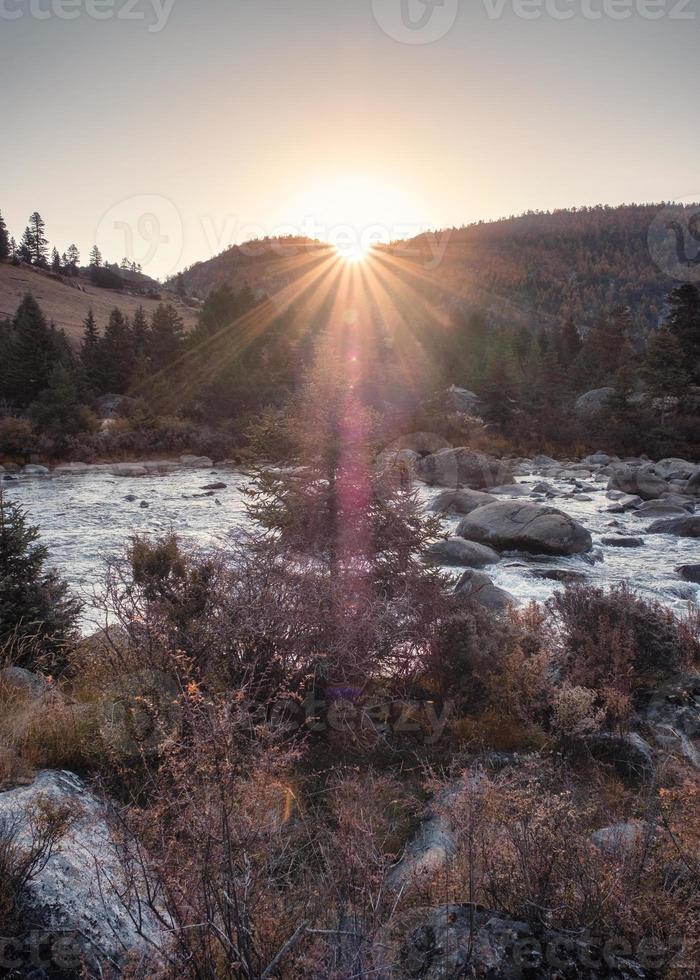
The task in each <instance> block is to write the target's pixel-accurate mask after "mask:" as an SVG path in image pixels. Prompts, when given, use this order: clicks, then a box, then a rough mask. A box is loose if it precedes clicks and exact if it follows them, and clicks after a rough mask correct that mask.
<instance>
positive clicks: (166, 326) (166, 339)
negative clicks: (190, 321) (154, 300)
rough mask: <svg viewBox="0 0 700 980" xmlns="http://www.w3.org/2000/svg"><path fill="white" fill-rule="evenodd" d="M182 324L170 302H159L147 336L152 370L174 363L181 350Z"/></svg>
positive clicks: (155, 370) (162, 368) (182, 339)
mask: <svg viewBox="0 0 700 980" xmlns="http://www.w3.org/2000/svg"><path fill="white" fill-rule="evenodd" d="M184 339H185V331H184V325H183V322H182V318H181V317H180V316H179V315H178V312H177V310H176V309H175V307H174V306H172V305H171V304H170V303H167V304H163V303H161V304H160V305H159V306H158V308H157V309H156V310H155V311H154V313H153V316H152V317H151V329H150V332H149V336H148V356H149V359H150V363H151V369H152V370H153V371H154V372H159V371H164V370H165V369H166V368H168V367H169V366H170V365H172V364H174V363H175V361H176V360H177V358H178V357H179V356H180V354H181V353H182V351H183V347H184Z"/></svg>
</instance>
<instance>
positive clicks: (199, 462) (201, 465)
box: [180, 454, 214, 469]
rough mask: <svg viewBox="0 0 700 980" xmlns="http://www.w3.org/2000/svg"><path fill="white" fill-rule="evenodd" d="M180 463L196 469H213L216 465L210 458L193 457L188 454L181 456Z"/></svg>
mask: <svg viewBox="0 0 700 980" xmlns="http://www.w3.org/2000/svg"><path fill="white" fill-rule="evenodd" d="M180 462H181V463H182V465H183V466H191V467H193V468H195V469H211V467H212V466H213V465H214V463H213V461H212V460H211V459H210V458H209V457H208V456H191V455H188V454H186V455H184V456H180Z"/></svg>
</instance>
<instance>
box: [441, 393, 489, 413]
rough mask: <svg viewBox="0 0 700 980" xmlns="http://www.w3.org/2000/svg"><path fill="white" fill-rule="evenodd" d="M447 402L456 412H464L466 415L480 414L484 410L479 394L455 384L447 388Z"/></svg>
mask: <svg viewBox="0 0 700 980" xmlns="http://www.w3.org/2000/svg"><path fill="white" fill-rule="evenodd" d="M447 403H448V405H449V406H450V408H452V409H454V411H455V412H464V414H465V415H476V416H479V415H480V414H481V412H482V410H483V404H482V401H481V399H480V398H479V396H478V395H475V394H474V392H473V391H469V389H468V388H457V387H456V386H455V385H452V387H451V388H448V389H447Z"/></svg>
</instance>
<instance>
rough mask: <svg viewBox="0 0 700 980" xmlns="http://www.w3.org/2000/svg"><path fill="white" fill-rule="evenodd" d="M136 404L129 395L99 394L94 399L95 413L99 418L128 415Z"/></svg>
mask: <svg viewBox="0 0 700 980" xmlns="http://www.w3.org/2000/svg"><path fill="white" fill-rule="evenodd" d="M137 405H138V402H137V400H136V399H135V398H130V397H129V395H114V394H108V395H101V396H100V397H99V398H98V399H97V400H96V401H95V406H96V408H97V414H98V416H99V418H101V419H117V418H120V417H123V416H125V415H128V414H129V413H130V412H131V411H133V409H134V408H135V407H136V406H137Z"/></svg>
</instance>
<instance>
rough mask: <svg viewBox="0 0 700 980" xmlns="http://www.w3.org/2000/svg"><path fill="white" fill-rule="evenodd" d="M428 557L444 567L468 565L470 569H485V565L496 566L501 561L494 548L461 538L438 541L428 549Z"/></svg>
mask: <svg viewBox="0 0 700 980" xmlns="http://www.w3.org/2000/svg"><path fill="white" fill-rule="evenodd" d="M428 557H429V558H430V559H431V560H432V561H436V562H440V563H441V564H444V565H467V566H469V567H470V568H483V567H484V565H494V564H495V563H496V562H497V561H500V556H499V554H498V552H497V551H494V550H493V548H487V547H486V545H485V544H477V542H476V541H465V539H464V538H459V537H452V538H447V539H446V540H442V541H436V542H435V543H434V544H432V545H431V546H430V548H429V549H428Z"/></svg>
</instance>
